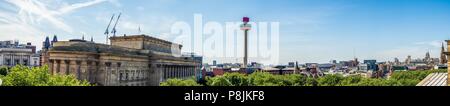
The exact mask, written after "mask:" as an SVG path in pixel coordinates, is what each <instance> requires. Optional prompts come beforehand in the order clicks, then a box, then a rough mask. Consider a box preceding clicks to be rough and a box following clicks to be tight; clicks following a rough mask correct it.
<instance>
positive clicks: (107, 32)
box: [104, 14, 114, 44]
mask: <svg viewBox="0 0 450 106" xmlns="http://www.w3.org/2000/svg"><path fill="white" fill-rule="evenodd" d="M113 19H114V14H113V15H112V17H111V20H109V24H108V27H106V31H105V33H104V34H105V35H106V42H105V43H106V44H108V39H109V26H111V22H112V20H113Z"/></svg>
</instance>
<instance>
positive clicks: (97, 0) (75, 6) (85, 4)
mask: <svg viewBox="0 0 450 106" xmlns="http://www.w3.org/2000/svg"><path fill="white" fill-rule="evenodd" d="M105 1H106V0H94V1H89V2H83V3H77V4H72V5H70V6H65V7H62V8H61V9H59V11H58V12H57V13H58V15H61V14H65V13H69V12H71V11H73V10H76V9H80V8H84V7H88V6H92V5H95V4H99V3H102V2H105Z"/></svg>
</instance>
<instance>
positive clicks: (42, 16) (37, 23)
mask: <svg viewBox="0 0 450 106" xmlns="http://www.w3.org/2000/svg"><path fill="white" fill-rule="evenodd" d="M104 1H106V0H92V1H88V2H82V3H75V4H69V3H67V1H64V0H62V1H58V0H55V1H46V0H5V1H2V2H0V5H1V6H2V7H0V31H1V32H2V33H4V34H2V35H0V37H1V40H20V41H23V42H32V43H33V44H34V45H36V46H38V48H40V47H41V46H42V45H41V43H42V40H43V39H44V37H45V36H44V35H49V34H51V33H46V32H45V31H43V29H46V28H54V29H60V30H62V31H64V32H68V33H72V32H74V31H73V29H72V27H70V26H69V25H67V24H66V23H65V22H64V20H63V19H62V17H63V15H65V14H67V13H70V12H72V11H75V10H77V9H81V8H84V7H88V6H92V5H95V4H99V3H101V2H104ZM54 3H57V4H59V5H55V4H54ZM41 21H45V22H48V24H47V23H45V24H44V25H41ZM53 32H58V31H52V33H53ZM5 34H7V35H5Z"/></svg>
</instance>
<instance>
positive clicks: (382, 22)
mask: <svg viewBox="0 0 450 106" xmlns="http://www.w3.org/2000/svg"><path fill="white" fill-rule="evenodd" d="M218 2H219V3H217V2H211V1H201V0H200V1H193V3H192V2H186V1H181V0H166V1H165V0H163V1H159V0H143V1H124V0H123V1H120V0H82V1H40V0H5V1H1V2H0V5H1V8H0V31H2V32H5V33H4V34H0V65H1V68H0V85H1V86H448V85H449V84H450V82H449V81H450V80H449V79H448V77H447V76H448V75H449V72H450V71H448V66H449V64H450V63H449V61H448V60H449V56H448V55H450V53H449V52H448V51H449V49H450V48H449V47H450V46H449V45H450V41H448V40H449V39H450V30H449V29H450V20H448V19H450V14H448V13H449V11H450V2H448V1H439V0H435V1H416V2H406V1H392V2H386V1H384V2H375V1H353V0H346V1H335V2H325V3H321V2H317V1H310V0H306V1H290V2H287V1H280V2H277V1H275V0H274V1H268V2H265V3H254V5H251V6H243V5H242V4H234V3H233V1H218ZM243 2H244V3H250V2H255V1H253V0H248V1H243ZM145 4H149V5H145ZM180 4H190V5H194V6H197V7H190V6H187V5H183V6H180V7H178V8H170V7H174V6H178V5H180ZM208 4H222V5H221V6H217V7H215V6H212V5H208ZM57 5H58V6H57ZM381 5H383V6H386V9H380V8H377V6H381ZM226 7H228V8H230V9H228V10H227V9H224V8H226ZM278 7H285V8H278ZM261 8H270V9H269V10H267V11H266V10H261ZM262 13H265V14H262ZM26 70H28V71H26Z"/></svg>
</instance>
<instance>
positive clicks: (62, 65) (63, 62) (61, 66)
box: [58, 60, 67, 75]
mask: <svg viewBox="0 0 450 106" xmlns="http://www.w3.org/2000/svg"><path fill="white" fill-rule="evenodd" d="M66 67H67V65H66V60H60V61H59V70H58V71H59V72H58V74H61V75H63V74H64V73H65V72H66Z"/></svg>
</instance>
